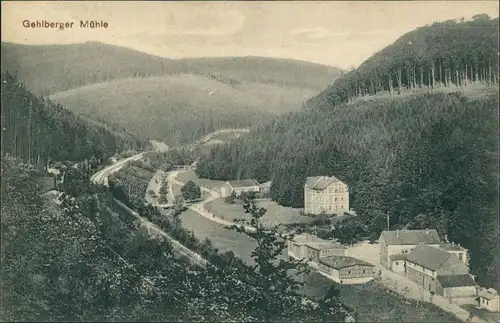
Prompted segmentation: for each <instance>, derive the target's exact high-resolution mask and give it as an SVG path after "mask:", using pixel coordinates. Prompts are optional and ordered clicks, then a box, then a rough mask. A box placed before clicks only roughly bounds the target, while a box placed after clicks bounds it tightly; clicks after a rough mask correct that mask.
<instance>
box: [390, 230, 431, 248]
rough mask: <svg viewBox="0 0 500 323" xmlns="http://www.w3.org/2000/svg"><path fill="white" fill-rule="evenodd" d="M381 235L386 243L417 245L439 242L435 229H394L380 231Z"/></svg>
mask: <svg viewBox="0 0 500 323" xmlns="http://www.w3.org/2000/svg"><path fill="white" fill-rule="evenodd" d="M381 237H382V238H383V239H384V242H385V244H386V245H417V244H419V243H425V244H439V243H440V240H439V235H438V233H437V231H436V229H429V230H427V229H426V230H396V231H382V233H381Z"/></svg>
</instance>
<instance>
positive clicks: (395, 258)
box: [391, 254, 406, 260]
mask: <svg viewBox="0 0 500 323" xmlns="http://www.w3.org/2000/svg"><path fill="white" fill-rule="evenodd" d="M391 259H392V260H405V259H406V255H403V254H397V255H392V256H391Z"/></svg>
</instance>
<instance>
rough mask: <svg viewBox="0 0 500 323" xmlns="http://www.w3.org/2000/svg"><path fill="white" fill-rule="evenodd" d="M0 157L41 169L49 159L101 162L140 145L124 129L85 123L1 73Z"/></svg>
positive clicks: (84, 120)
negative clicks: (20, 160)
mask: <svg viewBox="0 0 500 323" xmlns="http://www.w3.org/2000/svg"><path fill="white" fill-rule="evenodd" d="M1 86H2V99H1V100H2V105H1V109H2V110H1V112H2V124H1V127H2V135H1V138H2V143H1V155H2V156H3V155H5V154H9V155H10V156H14V157H18V158H21V159H23V160H24V161H27V162H31V163H33V164H35V163H36V164H37V166H39V167H42V166H43V165H45V163H46V161H47V160H48V159H52V160H78V161H80V160H84V159H85V158H90V157H92V156H93V157H95V158H100V159H104V158H106V157H108V156H110V155H112V154H113V153H115V152H116V151H117V150H118V151H121V150H124V149H137V148H138V147H140V146H141V145H142V142H141V141H140V140H139V138H138V137H135V136H133V135H131V134H130V133H128V132H127V131H125V130H123V129H119V128H116V127H114V126H112V125H108V124H103V123H99V122H96V121H91V120H86V119H84V118H81V117H78V116H76V115H75V114H74V113H72V112H70V111H69V110H67V109H64V108H63V107H62V106H60V105H56V104H53V103H51V102H49V101H48V100H41V99H39V98H37V97H35V96H34V95H33V94H32V93H30V92H29V91H27V90H26V89H25V87H24V86H23V85H22V84H20V82H19V81H18V80H17V79H16V77H14V76H12V75H10V74H8V73H6V74H2V85H1Z"/></svg>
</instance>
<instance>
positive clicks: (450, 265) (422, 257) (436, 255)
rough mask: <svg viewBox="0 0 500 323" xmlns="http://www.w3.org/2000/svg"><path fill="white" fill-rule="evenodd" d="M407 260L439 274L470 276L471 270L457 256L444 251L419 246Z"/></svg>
mask: <svg viewBox="0 0 500 323" xmlns="http://www.w3.org/2000/svg"><path fill="white" fill-rule="evenodd" d="M406 260H407V261H410V262H412V263H415V264H417V265H420V266H423V267H425V268H428V269H432V270H434V271H437V272H438V274H442V275H445V274H468V272H469V269H468V268H467V266H465V265H464V264H463V263H462V262H461V261H460V260H459V259H458V258H457V256H455V255H453V254H451V253H449V252H446V251H444V250H441V249H438V248H435V247H431V246H426V245H424V244H419V245H417V246H416V247H415V249H413V250H412V251H411V252H410V253H409V254H408V255H407V256H406Z"/></svg>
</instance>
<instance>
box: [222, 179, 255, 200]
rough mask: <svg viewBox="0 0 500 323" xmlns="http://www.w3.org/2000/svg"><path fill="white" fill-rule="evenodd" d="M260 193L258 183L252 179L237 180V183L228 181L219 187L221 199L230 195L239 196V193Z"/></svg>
mask: <svg viewBox="0 0 500 323" xmlns="http://www.w3.org/2000/svg"><path fill="white" fill-rule="evenodd" d="M259 191H260V187H259V183H258V182H257V181H256V180H253V179H246V180H239V181H228V182H226V183H224V184H223V185H222V186H221V195H222V197H227V196H229V195H231V194H233V193H234V194H235V195H236V196H238V195H241V193H244V192H246V193H249V192H255V193H258V192H259Z"/></svg>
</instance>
